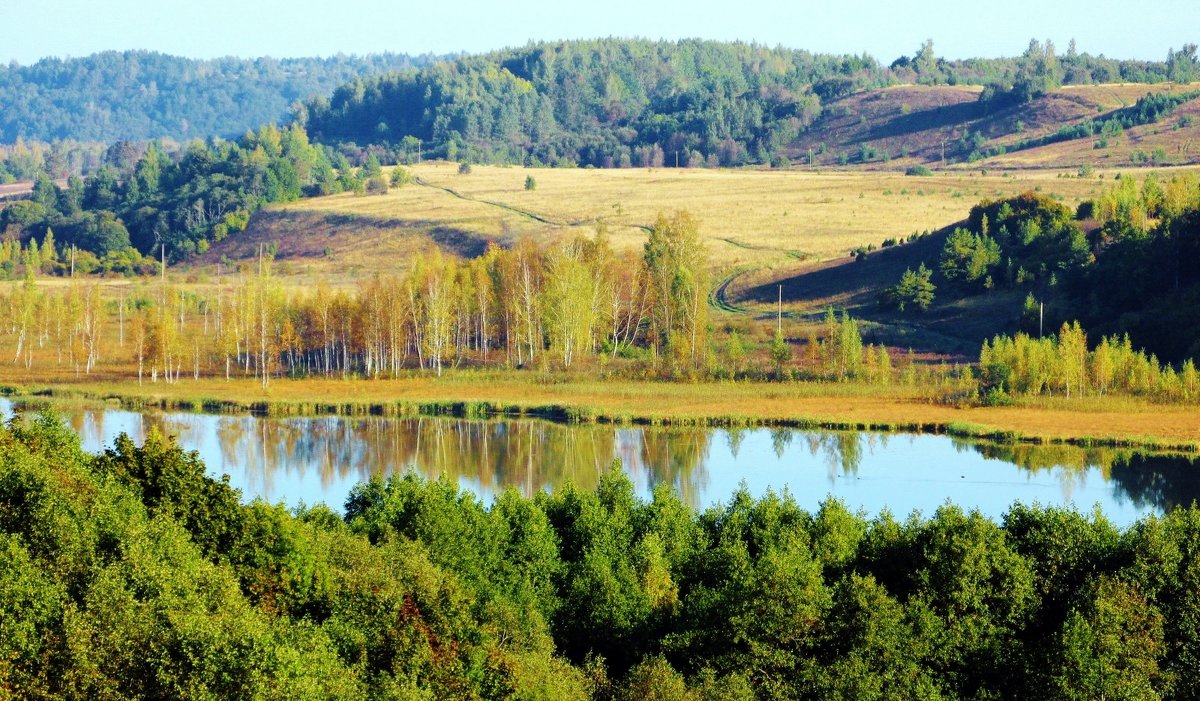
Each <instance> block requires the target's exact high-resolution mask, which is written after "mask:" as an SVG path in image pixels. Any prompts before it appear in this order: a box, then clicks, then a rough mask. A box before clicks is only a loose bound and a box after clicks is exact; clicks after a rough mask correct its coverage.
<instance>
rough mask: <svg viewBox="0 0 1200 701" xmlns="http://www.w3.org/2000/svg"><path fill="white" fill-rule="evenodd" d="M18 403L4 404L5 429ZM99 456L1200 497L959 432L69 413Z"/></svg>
mask: <svg viewBox="0 0 1200 701" xmlns="http://www.w3.org/2000/svg"><path fill="white" fill-rule="evenodd" d="M15 410H17V407H14V404H13V403H12V402H11V401H9V400H4V399H0V417H4V418H6V419H7V418H8V417H10V416H12V414H13V413H14V411H15ZM64 415H65V417H66V420H67V421H68V423H69V424H70V425H71V426H72V427H73V428H74V429H75V431H76V432H77V433H79V435H80V437H81V439H82V441H83V446H84V448H85V449H87V450H89V451H93V452H99V451H102V450H103V449H104V448H106V447H108V446H111V445H112V442H113V439H114V438H116V436H118V435H119V434H121V433H128V434H129V435H130V436H132V437H133V438H134V439H135V440H137V441H138V442H141V441H142V440H143V439H144V438H145V436H146V434H147V433H148V432H149V431H150V430H152V429H156V430H158V431H161V432H162V433H165V434H170V435H173V436H176V437H177V438H178V440H179V443H180V445H182V446H183V447H184V448H186V449H188V450H195V451H197V452H198V453H199V454H200V457H201V458H202V459H203V460H204V462H205V464H206V465H207V466H208V469H209V472H210V473H211V474H213V475H221V474H228V475H229V476H230V481H231V483H232V484H233V485H234V486H236V487H238V488H239V489H241V490H242V492H243V493H244V494H245V496H246V497H247V498H248V499H249V498H254V497H261V498H263V499H265V500H267V501H271V502H278V501H282V502H284V503H286V504H288V505H296V504H299V503H301V502H303V503H306V504H314V503H317V502H325V503H326V504H328V505H329V506H331V507H333V508H335V509H339V510H340V509H341V507H342V505H343V503H344V502H345V499H346V496H347V495H348V494H349V492H350V489H351V488H352V487H353V486H354V485H355V484H357V483H358V482H361V481H364V480H367V479H369V478H371V477H375V476H380V477H386V476H388V475H391V474H396V473H402V472H403V471H405V470H417V471H418V472H420V473H421V474H422V475H425V476H427V477H442V476H445V477H448V478H450V479H453V480H455V481H456V482H457V483H458V484H459V485H460V486H462V487H464V488H466V489H470V490H471V491H473V492H475V493H477V494H479V495H480V496H481V497H482V498H484V499H489V498H490V497H491V496H492V495H494V494H495V493H496V492H497V491H499V490H502V489H504V488H505V487H508V486H512V487H515V488H517V489H519V490H520V491H521V492H523V493H525V494H531V493H533V492H536V491H538V490H544V489H551V488H553V487H555V486H558V485H561V484H564V483H565V482H567V481H571V482H573V483H575V484H576V485H579V486H581V487H585V488H590V487H592V486H594V485H595V484H596V481H597V480H598V478H599V476H600V474H601V473H602V472H603V471H604V470H605V469H607V467H608V466H609V465H610V464H611V463H612V461H613V460H614V459H620V461H621V464H622V466H623V468H624V470H625V472H626V473H627V474H628V475H629V477H630V479H631V480H632V481H633V483H634V485H635V487H636V488H637V490H638V492H639V493H640V494H641V495H642V496H643V497H648V496H649V495H650V493H651V491H652V490H653V489H654V488H655V487H656V486H657V485H660V484H666V485H669V486H670V487H671V488H672V489H674V490H675V491H676V492H677V493H678V494H680V495H681V496H682V497H683V499H684V500H685V501H687V502H688V503H690V504H692V505H693V506H696V507H700V508H704V507H707V506H711V505H714V504H718V503H721V502H724V501H727V500H728V499H729V498H730V496H731V495H732V494H733V493H734V491H735V490H737V489H738V488H739V486H741V485H745V487H746V488H747V489H748V490H749V491H750V492H751V493H752V494H754V495H756V496H757V495H762V494H764V493H766V492H767V490H771V489H773V490H775V491H783V490H785V489H786V490H788V491H789V492H790V493H791V494H792V496H793V497H794V498H795V499H796V500H797V501H798V502H799V503H800V504H801V505H802V506H804V507H805V508H809V509H815V508H816V507H817V506H818V505H819V504H820V502H821V501H823V500H824V499H826V498H827V497H829V496H834V497H837V498H839V499H841V500H843V501H844V502H845V503H846V504H847V505H848V506H849V507H850V508H852V509H862V510H864V511H865V512H867V513H868V514H870V515H874V514H877V513H879V512H880V511H882V510H884V509H888V510H890V511H891V512H892V513H893V514H896V515H898V516H906V515H908V514H909V513H911V512H913V511H920V512H922V513H924V514H927V515H928V514H931V513H932V512H933V510H934V509H936V508H937V507H939V506H941V505H943V504H945V503H946V502H947V501H949V502H951V503H954V504H957V505H959V506H962V507H964V508H967V509H971V508H978V509H979V510H980V511H982V512H983V513H985V514H987V515H989V516H992V517H997V518H998V517H1000V516H1002V515H1003V513H1004V512H1005V511H1006V510H1007V509H1008V507H1009V506H1010V505H1011V504H1012V503H1013V502H1014V501H1022V502H1025V503H1034V502H1038V503H1041V504H1044V505H1055V506H1073V507H1075V508H1078V509H1082V510H1091V509H1092V508H1093V507H1095V506H1098V507H1099V508H1100V509H1101V510H1102V511H1103V512H1104V514H1105V515H1106V516H1107V517H1108V518H1109V519H1111V520H1112V521H1114V522H1116V523H1118V524H1128V523H1130V522H1132V521H1134V520H1136V519H1137V518H1138V517H1139V516H1142V515H1145V514H1150V513H1162V512H1164V511H1166V510H1168V509H1170V508H1172V507H1173V506H1175V505H1178V504H1190V503H1191V502H1192V501H1193V500H1195V499H1197V498H1200V463H1192V462H1191V461H1189V460H1188V459H1186V458H1179V457H1172V456H1161V455H1160V456H1155V455H1141V454H1136V453H1132V452H1129V451H1123V452H1118V451H1111V450H1103V449H1097V450H1083V449H1080V448H1074V447H1070V446H1052V447H1047V446H1027V445H1017V446H996V445H991V444H979V443H972V442H967V441H962V440H958V439H953V438H949V437H946V436H934V435H912V434H883V433H865V432H848V431H807V430H793V429H666V428H649V427H620V428H618V427H613V426H565V425H560V424H554V423H548V422H544V421H534V420H506V421H472V420H465V419H448V418H411V419H385V418H343V417H323V418H261V417H255V416H229V415H208V414H194V413H182V412H157V411H150V412H132V411H125V410H118V409H76V410H65V411H64Z"/></svg>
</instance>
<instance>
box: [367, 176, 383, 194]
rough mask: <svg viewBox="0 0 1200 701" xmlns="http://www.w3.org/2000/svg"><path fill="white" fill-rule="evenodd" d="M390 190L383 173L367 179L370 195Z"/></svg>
mask: <svg viewBox="0 0 1200 701" xmlns="http://www.w3.org/2000/svg"><path fill="white" fill-rule="evenodd" d="M387 191H388V184H387V181H386V180H384V179H383V176H382V175H376V176H374V177H372V178H371V179H370V180H368V181H367V194H369V195H386V194H387Z"/></svg>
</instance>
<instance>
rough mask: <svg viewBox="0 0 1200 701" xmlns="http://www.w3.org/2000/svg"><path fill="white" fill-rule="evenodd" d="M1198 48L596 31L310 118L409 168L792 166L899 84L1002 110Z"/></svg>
mask: <svg viewBox="0 0 1200 701" xmlns="http://www.w3.org/2000/svg"><path fill="white" fill-rule="evenodd" d="M1196 78H1200V67H1197V60H1196V47H1195V46H1193V45H1188V46H1186V47H1184V48H1183V49H1181V50H1179V51H1174V50H1171V51H1170V52H1169V53H1168V60H1167V61H1164V62H1153V61H1116V60H1112V59H1106V58H1104V57H1102V56H1101V57H1096V56H1091V55H1089V54H1086V53H1079V52H1078V51H1077V50H1076V48H1075V45H1074V43H1073V42H1072V44H1071V45H1070V46H1069V47H1068V49H1067V52H1066V53H1065V54H1063V55H1061V56H1059V55H1057V53H1056V49H1055V47H1054V45H1053V43H1051V42H1049V41H1047V42H1045V43H1041V42H1036V41H1034V42H1032V43H1031V44H1030V47H1029V48H1028V49H1027V50H1026V51H1025V53H1023V54H1021V55H1020V56H1017V57H1014V58H1001V59H970V60H964V61H946V60H944V59H941V58H939V57H937V55H936V54H935V52H934V47H933V42H932V41H927V42H925V43H923V44H922V45H921V47H920V48H919V50H918V51H917V52H916V54H915V55H913V56H911V57H909V56H902V57H900V58H899V59H897V60H896V61H894V62H892V63H891V64H890V65H885V64H883V63H880V62H879V61H878V60H877V59H875V58H873V57H871V56H868V55H865V54H864V55H842V56H835V55H826V54H813V53H810V52H807V51H800V50H793V49H785V48H768V47H765V46H760V45H756V44H743V43H721V42H713V41H701V40H688V41H679V42H662V41H659V42H653V41H646V40H616V39H606V40H594V41H572V42H561V43H544V44H531V45H529V46H525V47H521V48H519V49H510V50H505V51H498V52H493V53H490V54H484V55H479V56H470V57H464V58H461V59H458V60H456V61H452V62H443V63H437V64H433V65H430V66H428V67H425V68H423V69H419V70H411V71H403V72H398V73H392V74H385V75H379V76H372V77H363V78H359V79H356V80H353V81H350V82H349V83H348V84H346V85H344V86H342V87H340V88H338V89H337V90H336V91H334V93H333V95H332V97H329V98H326V97H324V96H318V97H315V98H314V99H312V100H309V101H308V102H307V103H306V104H305V105H304V107H303V109H301V110H300V111H299V112H298V115H297V118H298V119H299V121H300V122H301V123H302V124H304V125H305V126H307V127H308V128H309V131H310V132H311V133H312V134H313V136H314V139H316V140H318V141H322V142H325V143H346V142H350V143H355V144H358V145H360V146H363V145H367V144H384V145H387V146H389V148H390V150H391V152H392V154H393V158H395V159H396V160H397V161H399V162H403V161H404V160H406V159H408V158H411V157H413V156H414V153H413V152H414V151H415V148H416V144H417V142H421V143H423V144H424V146H425V152H426V153H429V154H433V155H436V156H439V157H444V158H447V159H449V160H459V159H463V160H470V161H478V162H500V163H524V164H527V165H530V164H546V165H580V166H584V165H591V166H596V167H608V168H611V167H629V166H643V167H655V166H663V165H671V166H674V165H676V164H678V165H679V166H681V167H682V166H687V167H696V166H702V165H721V166H736V165H743V164H747V163H757V164H772V163H782V162H783V161H784V160H785V159H786V155H785V154H784V149H783V147H784V146H786V145H788V144H789V143H791V142H792V141H793V140H795V139H796V137H797V136H798V135H799V134H801V133H803V132H804V131H805V130H807V129H808V128H809V127H810V126H812V125H813V123H814V122H815V121H816V120H817V118H818V117H819V116H820V115H821V113H822V109H823V107H824V106H825V105H827V104H829V103H831V102H833V101H835V100H837V99H839V98H842V97H845V96H846V95H849V94H850V93H852V92H856V91H860V90H866V89H871V88H878V87H883V86H886V85H892V84H898V83H920V84H925V85H938V84H943V85H984V86H987V89H986V90H985V91H984V93H983V94H982V95H981V97H980V103H981V105H982V106H983V107H984V108H985V109H1002V108H1003V107H1005V106H1008V105H1010V104H1012V103H1013V102H1021V101H1024V100H1028V99H1031V98H1032V97H1035V96H1037V95H1040V94H1043V93H1045V92H1046V91H1048V90H1051V89H1054V88H1056V87H1058V86H1060V85H1064V84H1074V85H1078V84H1088V83H1103V82H1114V81H1123V82H1136V83H1156V82H1165V81H1168V80H1170V81H1175V82H1188V81H1190V80H1193V79H1196Z"/></svg>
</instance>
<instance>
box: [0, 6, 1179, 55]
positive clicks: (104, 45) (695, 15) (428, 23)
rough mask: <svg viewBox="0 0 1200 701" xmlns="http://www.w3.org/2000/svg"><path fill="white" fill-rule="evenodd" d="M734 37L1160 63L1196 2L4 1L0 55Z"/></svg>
mask: <svg viewBox="0 0 1200 701" xmlns="http://www.w3.org/2000/svg"><path fill="white" fill-rule="evenodd" d="M607 36H617V37H635V36H636V37H648V38H653V39H658V38H666V39H677V38H681V37H701V38H706V39H742V40H746V41H757V42H759V43H763V44H768V45H772V46H773V45H776V44H782V45H784V46H788V47H793V48H802V49H808V50H811V51H816V52H828V53H861V52H864V51H865V52H867V53H869V54H871V55H872V56H874V57H876V58H878V59H880V60H881V61H883V62H884V63H890V62H891V61H892V60H893V59H895V58H896V57H897V56H900V55H902V54H912V53H914V52H915V51H916V49H917V48H918V46H919V45H920V43H921V41H923V40H924V39H926V38H932V39H933V40H934V47H935V49H936V50H937V53H938V54H939V55H942V56H945V57H947V58H967V57H971V56H986V57H993V56H1012V55H1016V54H1019V53H1021V52H1022V51H1023V50H1024V49H1025V47H1026V46H1027V45H1028V43H1029V40H1030V39H1031V38H1034V37H1036V38H1038V39H1039V40H1041V39H1052V40H1053V41H1054V42H1055V44H1056V45H1057V46H1058V47H1059V49H1060V50H1061V51H1065V50H1066V47H1067V42H1068V41H1070V39H1071V38H1075V39H1076V41H1077V43H1078V46H1079V49H1080V50H1081V51H1087V52H1089V53H1094V54H1099V53H1103V54H1105V55H1107V56H1110V57H1114V58H1143V59H1156V60H1162V59H1163V58H1165V57H1166V53H1167V49H1168V48H1169V47H1175V48H1178V47H1180V46H1182V45H1183V44H1184V43H1188V42H1200V1H1197V0H1151V1H1150V2H1134V3H1130V2H1113V1H1111V0H1036V1H1035V0H1010V1H1008V2H985V3H976V2H970V1H968V0H959V1H956V2H951V1H949V0H915V1H912V0H910V1H908V2H905V1H902V0H858V1H857V2H854V1H850V2H847V1H845V0H834V1H832V2H811V1H807V0H739V1H737V2H722V3H717V2H702V1H696V2H678V1H675V0H672V1H666V0H662V1H656V0H605V1H602V2H586V3H573V2H570V1H569V0H517V1H516V2H481V1H479V0H458V1H453V0H451V1H449V2H445V1H441V2H439V1H438V0H433V1H429V0H425V1H421V2H412V1H411V0H409V1H407V2H406V1H405V0H389V1H387V2H379V1H377V0H360V1H359V2H331V1H330V0H320V1H318V0H286V1H285V0H263V1H258V0H103V1H102V2H96V0H24V1H21V0H0V60H2V61H8V60H11V59H15V60H17V61H19V62H20V63H23V64H29V63H32V62H34V61H36V60H37V59H39V58H42V57H45V56H68V55H69V56H83V55H86V54H90V53H94V52H96V51H102V50H106V49H118V50H122V49H152V50H157V51H162V52H165V53H171V54H177V55H184V56H192V57H198V58H211V57H214V56H229V55H233V56H243V57H255V56H265V55H269V56H275V57H288V56H328V55H332V54H336V53H338V52H342V53H347V54H365V53H378V52H382V51H393V52H398V53H410V54H418V53H425V52H433V53H438V54H442V53H451V52H457V51H468V52H473V53H474V52H480V51H486V50H489V49H496V48H502V47H506V46H520V45H523V44H525V43H527V42H529V41H530V40H554V39H571V38H584V37H587V38H594V37H607Z"/></svg>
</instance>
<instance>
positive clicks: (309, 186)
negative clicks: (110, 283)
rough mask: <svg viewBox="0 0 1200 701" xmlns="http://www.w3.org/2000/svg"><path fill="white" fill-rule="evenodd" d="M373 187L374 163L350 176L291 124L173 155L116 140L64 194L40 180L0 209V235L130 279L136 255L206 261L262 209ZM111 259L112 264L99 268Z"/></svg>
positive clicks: (335, 157) (341, 162) (44, 176)
mask: <svg viewBox="0 0 1200 701" xmlns="http://www.w3.org/2000/svg"><path fill="white" fill-rule="evenodd" d="M372 167H373V168H374V170H373V171H372ZM372 178H375V179H379V181H380V183H382V184H383V186H384V188H386V183H384V182H383V181H382V173H381V172H380V171H379V163H378V161H373V160H371V159H368V163H367V164H366V165H365V166H364V167H363V168H360V169H356V168H353V167H352V166H351V165H350V163H349V161H348V160H347V159H346V157H345V155H343V154H340V153H335V152H333V151H332V150H329V149H326V148H322V147H320V146H316V145H314V144H312V143H310V142H309V139H308V134H307V133H305V131H304V129H303V128H301V127H299V126H296V125H292V126H289V127H285V128H282V129H280V128H278V127H276V126H275V125H273V124H269V125H266V126H263V127H260V128H259V129H257V130H254V131H247V132H246V133H245V134H244V135H243V136H242V137H240V138H239V139H237V140H235V141H225V140H222V139H212V140H209V141H207V142H205V141H193V142H191V143H189V144H188V145H187V146H186V147H184V148H182V149H181V150H179V151H177V152H174V153H170V152H168V151H167V150H166V149H165V148H164V146H163V144H161V143H159V142H151V143H149V144H146V145H142V146H139V145H137V144H134V143H132V142H127V141H122V142H118V143H115V144H113V145H112V146H110V147H108V148H107V149H106V150H105V152H104V154H103V165H101V166H100V167H99V168H98V169H97V170H95V171H94V172H93V173H91V174H90V175H88V176H87V177H83V178H81V177H79V176H74V175H73V176H71V177H69V178H67V181H66V187H61V186H60V185H59V184H58V183H56V182H55V181H54V179H53V177H51V175H50V174H48V173H47V172H44V171H43V172H39V173H37V174H36V176H35V180H34V186H33V192H32V193H31V195H30V196H29V197H28V198H26V199H22V200H17V201H13V202H10V203H8V204H7V205H6V206H4V207H3V209H0V234H2V235H3V237H4V238H5V239H20V240H29V239H31V238H33V239H38V240H44V239H45V238H47V237H51V236H52V237H53V238H54V239H55V240H56V241H58V242H59V243H60V244H67V245H71V246H74V247H76V248H78V249H81V250H85V251H88V252H90V253H91V254H94V256H95V258H96V259H97V260H95V261H90V263H92V267H106V268H107V269H110V270H112V269H115V270H118V271H120V272H127V273H135V272H137V268H138V266H139V265H140V260H139V259H140V255H146V256H152V257H158V256H160V255H165V256H166V257H167V258H168V260H169V261H175V260H180V259H182V258H185V257H187V256H189V255H192V254H197V253H203V252H204V251H206V250H208V247H209V246H210V245H211V244H212V243H213V242H216V241H220V240H222V239H223V238H225V237H226V236H228V235H230V234H236V233H238V232H240V231H242V230H243V229H245V227H246V225H247V224H248V222H249V218H250V215H251V214H252V213H253V212H254V211H256V210H257V209H258V208H259V207H261V206H263V205H264V204H267V203H272V202H288V201H292V200H295V199H297V198H299V197H301V196H302V195H322V194H331V193H335V192H341V191H343V190H354V191H358V192H365V191H366V187H367V185H368V181H370V180H371V179H372ZM130 249H134V250H135V251H136V252H137V254H140V255H134V254H133V253H131V251H130ZM109 256H116V260H115V261H110V263H111V264H110V265H107V266H102V265H101V263H102V262H103V261H104V260H105V259H106V257H109ZM122 260H125V261H128V264H127V265H125V266H121V265H119V263H120V262H121V261H122Z"/></svg>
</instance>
